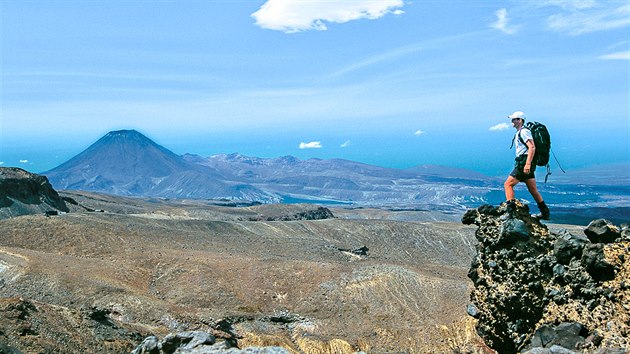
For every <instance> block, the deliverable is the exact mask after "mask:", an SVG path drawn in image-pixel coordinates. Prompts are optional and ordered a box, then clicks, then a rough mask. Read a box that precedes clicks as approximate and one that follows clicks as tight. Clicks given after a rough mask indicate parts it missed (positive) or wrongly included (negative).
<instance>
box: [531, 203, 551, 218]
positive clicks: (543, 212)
mask: <svg viewBox="0 0 630 354" xmlns="http://www.w3.org/2000/svg"><path fill="white" fill-rule="evenodd" d="M538 209H539V210H540V213H538V214H532V217H534V218H536V219H541V220H549V218H550V213H549V207H547V204H545V202H540V203H538Z"/></svg>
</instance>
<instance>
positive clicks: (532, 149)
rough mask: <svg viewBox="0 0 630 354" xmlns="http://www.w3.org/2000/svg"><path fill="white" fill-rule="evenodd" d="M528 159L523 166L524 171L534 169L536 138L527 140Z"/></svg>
mask: <svg viewBox="0 0 630 354" xmlns="http://www.w3.org/2000/svg"><path fill="white" fill-rule="evenodd" d="M527 149H528V151H527V161H525V167H524V168H523V172H524V173H529V171H531V169H532V161H533V160H534V154H535V153H536V145H535V144H534V140H532V139H529V140H527Z"/></svg>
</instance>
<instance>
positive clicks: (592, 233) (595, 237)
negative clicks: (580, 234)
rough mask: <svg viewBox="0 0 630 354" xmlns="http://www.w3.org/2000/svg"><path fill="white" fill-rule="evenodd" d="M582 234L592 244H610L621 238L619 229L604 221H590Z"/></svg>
mask: <svg viewBox="0 0 630 354" xmlns="http://www.w3.org/2000/svg"><path fill="white" fill-rule="evenodd" d="M584 233H585V234H586V236H587V237H588V239H589V240H590V241H591V242H593V243H611V242H615V241H616V240H617V239H618V238H620V237H621V232H620V231H619V229H618V228H617V227H616V226H615V225H613V224H611V223H610V221H608V220H605V219H597V220H593V221H591V223H590V224H588V226H587V227H586V229H585V230H584Z"/></svg>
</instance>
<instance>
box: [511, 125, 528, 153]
mask: <svg viewBox="0 0 630 354" xmlns="http://www.w3.org/2000/svg"><path fill="white" fill-rule="evenodd" d="M523 129H529V128H526V127H522V128H521V130H523ZM521 130H519V131H517V132H516V134H515V135H514V137H515V138H516V137H517V136H518V140H519V141H520V142H521V144H523V145H525V148H526V149H527V150H529V146H527V143H525V141H524V140H523V137H522V136H521ZM513 147H514V139H512V145H510V149H512V148H513Z"/></svg>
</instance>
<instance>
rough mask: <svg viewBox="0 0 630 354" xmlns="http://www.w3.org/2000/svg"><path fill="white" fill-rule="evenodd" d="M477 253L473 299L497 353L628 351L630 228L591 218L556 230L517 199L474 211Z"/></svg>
mask: <svg viewBox="0 0 630 354" xmlns="http://www.w3.org/2000/svg"><path fill="white" fill-rule="evenodd" d="M462 222H463V223H464V224H476V225H477V226H478V229H477V231H476V234H475V236H476V238H477V240H478V241H479V242H478V244H477V246H476V248H477V255H476V256H475V258H474V259H473V261H472V264H471V268H470V271H469V273H468V277H469V278H470V279H471V280H472V281H473V283H474V286H475V289H474V290H473V292H472V294H471V300H472V303H471V304H470V305H469V306H468V313H469V315H471V316H473V317H475V318H476V319H477V320H478V322H477V332H478V333H479V334H480V336H481V337H482V338H484V340H485V341H486V343H487V344H488V345H489V346H490V347H491V348H493V349H495V350H497V351H498V352H499V353H516V352H527V353H625V352H626V351H625V349H624V348H628V347H629V346H630V280H629V279H630V259H629V257H628V252H629V251H630V230H629V229H628V227H627V226H625V227H624V228H621V229H620V228H618V227H616V226H614V225H612V224H610V223H609V222H608V221H606V220H596V221H593V222H592V223H591V224H590V225H589V226H588V227H587V228H586V230H585V231H584V233H585V235H586V237H585V236H584V235H573V234H572V233H570V232H569V231H567V230H559V231H557V232H550V231H549V229H548V228H547V226H545V225H543V224H541V223H540V222H539V221H538V220H537V219H535V218H532V217H530V214H529V209H528V207H527V205H523V204H522V203H520V202H519V201H514V202H510V203H503V204H501V205H500V206H499V207H493V206H489V205H485V206H482V207H479V208H477V209H473V210H469V211H468V212H466V214H465V215H464V217H463V218H462Z"/></svg>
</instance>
